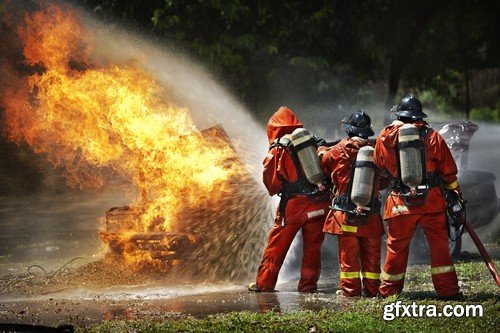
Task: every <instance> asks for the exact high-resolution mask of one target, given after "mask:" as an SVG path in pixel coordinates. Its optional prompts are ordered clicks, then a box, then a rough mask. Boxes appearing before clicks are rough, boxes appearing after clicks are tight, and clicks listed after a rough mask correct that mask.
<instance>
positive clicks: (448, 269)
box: [431, 265, 455, 275]
mask: <svg viewBox="0 0 500 333" xmlns="http://www.w3.org/2000/svg"><path fill="white" fill-rule="evenodd" d="M454 271H455V266H453V265H450V266H439V267H432V268H431V274H432V275H435V274H443V273H448V272H454Z"/></svg>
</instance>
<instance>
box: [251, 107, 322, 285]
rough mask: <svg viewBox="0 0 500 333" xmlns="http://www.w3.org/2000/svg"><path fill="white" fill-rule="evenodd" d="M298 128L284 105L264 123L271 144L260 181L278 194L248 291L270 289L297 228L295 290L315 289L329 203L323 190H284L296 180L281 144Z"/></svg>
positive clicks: (294, 119) (293, 167)
mask: <svg viewBox="0 0 500 333" xmlns="http://www.w3.org/2000/svg"><path fill="white" fill-rule="evenodd" d="M300 127H302V123H301V122H300V121H299V120H298V119H297V117H296V116H295V114H294V113H293V111H292V110H290V109H289V108H287V107H284V106H282V107H280V108H279V109H278V111H277V112H276V113H274V115H272V116H271V118H270V119H269V122H268V124H267V136H268V139H269V143H270V145H271V146H270V149H269V153H268V154H267V156H266V158H265V159H264V173H263V180H264V184H265V186H266V188H267V190H268V191H269V195H275V194H279V195H280V197H281V199H280V205H279V207H278V209H277V214H276V218H275V224H274V225H273V227H272V229H271V231H270V233H269V238H268V241H267V246H266V248H265V250H264V256H263V259H262V262H261V264H260V267H259V269H258V272H257V279H256V283H253V284H250V286H249V290H251V291H274V288H275V286H276V282H277V279H278V273H279V271H280V268H281V266H282V264H283V261H284V259H285V256H286V254H287V252H288V249H289V247H290V245H291V243H292V241H293V239H294V237H295V235H296V234H297V232H298V231H299V230H302V237H303V253H302V265H301V270H300V281H299V284H298V291H299V292H315V291H316V289H317V281H318V278H319V275H320V270H321V256H320V250H321V245H322V243H323V238H324V234H323V232H322V228H323V221H324V219H325V216H326V213H327V211H328V205H329V202H328V193H327V191H323V192H319V193H318V192H317V193H314V194H309V193H305V192H304V191H302V190H300V189H299V190H298V192H302V193H287V190H286V188H290V187H293V186H291V185H293V184H295V183H297V180H298V178H299V174H298V172H297V167H296V165H295V164H294V161H293V160H292V156H291V154H290V150H289V149H288V148H287V147H285V145H283V144H282V143H283V142H286V141H287V140H288V138H289V137H290V134H291V133H292V132H293V131H294V130H295V129H297V128H300ZM288 141H289V140H288ZM317 141H318V142H319V140H317ZM294 192H297V190H296V191H294Z"/></svg>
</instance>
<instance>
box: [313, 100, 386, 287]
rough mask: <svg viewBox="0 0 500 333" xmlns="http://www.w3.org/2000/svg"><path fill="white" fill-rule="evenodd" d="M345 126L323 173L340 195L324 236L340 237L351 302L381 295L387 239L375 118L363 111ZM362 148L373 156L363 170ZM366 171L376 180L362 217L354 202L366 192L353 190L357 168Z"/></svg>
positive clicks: (343, 281)
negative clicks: (376, 158)
mask: <svg viewBox="0 0 500 333" xmlns="http://www.w3.org/2000/svg"><path fill="white" fill-rule="evenodd" d="M342 123H343V127H344V129H345V131H346V132H347V135H348V137H347V138H344V139H342V140H341V141H340V142H339V143H338V144H336V145H335V146H333V147H332V149H330V150H329V151H328V152H326V153H325V154H324V155H323V158H322V166H323V171H324V173H325V174H327V175H330V176H331V180H332V184H333V188H334V189H335V190H334V192H335V193H334V195H335V198H334V200H333V203H332V207H330V208H332V210H330V212H329V213H328V216H327V218H326V220H325V224H324V228H323V231H324V232H326V233H330V234H334V235H338V247H339V264H340V289H341V291H340V293H341V294H342V295H343V296H348V297H351V296H361V295H362V294H364V295H365V296H367V297H374V296H377V295H378V290H379V286H380V250H381V245H382V235H383V234H384V225H383V223H382V217H381V216H380V201H379V199H378V197H379V193H378V191H379V187H380V177H379V176H378V172H377V170H376V169H377V168H376V166H375V164H374V163H373V145H374V141H370V140H369V139H368V138H369V137H370V136H372V135H373V134H374V133H373V130H372V128H371V120H370V117H369V116H368V115H367V114H366V113H365V112H364V111H363V110H360V111H358V112H355V113H353V114H352V115H351V116H350V117H348V118H347V119H344V120H343V121H342ZM362 147H367V148H364V149H363V153H361V152H360V157H361V155H363V156H364V152H365V151H366V152H367V153H368V155H370V156H368V158H367V159H364V160H365V161H364V162H363V163H364V164H362V163H361V162H356V160H357V156H358V152H359V151H360V149H361V148H362ZM368 147H370V148H368ZM360 160H361V158H359V159H358V161H360ZM356 163H358V164H357V165H358V166H356ZM362 165H364V166H365V167H366V170H368V171H369V172H372V174H373V178H371V179H370V180H371V184H369V186H368V187H369V189H366V190H365V194H366V195H367V196H369V197H370V198H367V200H366V202H365V203H367V205H368V206H369V207H367V209H366V210H367V211H366V212H362V211H357V210H356V209H357V206H356V204H355V203H354V202H353V201H352V199H351V197H352V194H353V193H354V192H355V191H356V189H361V188H363V187H362V186H361V185H362V184H359V183H356V184H353V182H355V181H354V179H355V178H356V177H353V176H354V172H355V170H356V168H358V169H357V170H358V171H357V172H363V169H361V166H362ZM366 170H365V171H366ZM370 170H371V171H370ZM357 179H358V178H356V182H357ZM353 190H354V192H353ZM355 200H356V199H355Z"/></svg>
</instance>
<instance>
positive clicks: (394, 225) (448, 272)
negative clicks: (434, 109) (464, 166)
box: [374, 121, 459, 297]
mask: <svg viewBox="0 0 500 333" xmlns="http://www.w3.org/2000/svg"><path fill="white" fill-rule="evenodd" d="M402 125H403V123H402V122H401V121H394V122H393V123H392V124H391V125H389V126H387V127H385V128H384V129H383V130H382V132H381V133H380V135H379V136H378V138H377V143H376V146H375V156H374V157H375V163H376V164H377V165H378V166H379V167H380V168H383V169H387V171H388V172H389V173H390V174H391V175H392V176H393V177H398V167H397V158H396V150H395V146H396V145H397V143H398V132H399V128H400V127H401V126H402ZM413 125H415V126H417V128H419V129H422V128H424V127H426V126H428V125H427V124H426V123H425V122H423V121H418V122H416V123H414V124H413ZM421 139H422V140H423V141H424V143H425V146H426V157H427V172H434V173H436V172H437V173H439V175H440V176H441V177H442V181H443V184H444V187H445V188H446V189H449V190H453V189H458V183H457V166H456V164H455V161H454V160H453V157H452V155H451V153H450V150H449V149H448V146H447V145H446V142H445V141H444V139H443V137H441V135H439V133H437V132H436V131H434V130H432V129H429V132H428V133H427V135H425V137H421ZM397 194H398V193H397V192H395V191H390V192H389V196H388V198H387V200H386V203H385V210H384V219H386V220H387V222H388V227H387V236H388V237H387V255H386V259H385V265H384V269H383V272H382V276H381V278H382V284H381V286H380V294H381V295H382V296H390V295H394V294H399V293H400V292H401V291H402V289H403V285H404V278H405V272H406V266H407V263H408V250H409V246H410V241H411V239H412V237H413V233H414V232H415V229H416V227H417V224H419V225H420V227H421V228H422V229H423V231H424V233H425V236H426V238H427V241H428V243H429V247H430V253H431V273H432V282H433V284H434V288H435V289H436V292H437V293H438V294H439V295H440V296H442V297H452V296H455V295H457V294H458V293H459V287H458V281H457V275H456V273H455V267H454V266H453V262H452V260H451V256H450V252H449V249H448V236H447V230H446V223H447V221H446V203H445V200H444V198H443V192H442V189H441V188H440V187H437V186H436V187H431V188H430V189H429V191H428V194H427V199H426V201H425V204H424V205H421V206H407V205H405V204H404V202H403V200H402V198H401V197H399V196H397Z"/></svg>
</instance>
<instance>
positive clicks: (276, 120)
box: [267, 106, 302, 143]
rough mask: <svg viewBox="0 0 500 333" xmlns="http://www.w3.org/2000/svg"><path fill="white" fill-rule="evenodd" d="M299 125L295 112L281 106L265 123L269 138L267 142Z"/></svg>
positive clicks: (300, 125)
mask: <svg viewBox="0 0 500 333" xmlns="http://www.w3.org/2000/svg"><path fill="white" fill-rule="evenodd" d="M301 127H302V123H301V122H300V121H299V120H298V119H297V117H296V116H295V113H293V111H292V110H290V109H289V108H287V107H286V106H281V107H280V108H279V109H278V111H276V112H275V113H274V114H273V115H272V116H271V118H270V119H269V122H268V123H267V138H268V139H269V143H272V142H273V141H274V140H276V139H277V138H281V137H282V136H283V135H285V134H290V133H292V132H293V131H294V130H295V129H297V128H301Z"/></svg>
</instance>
